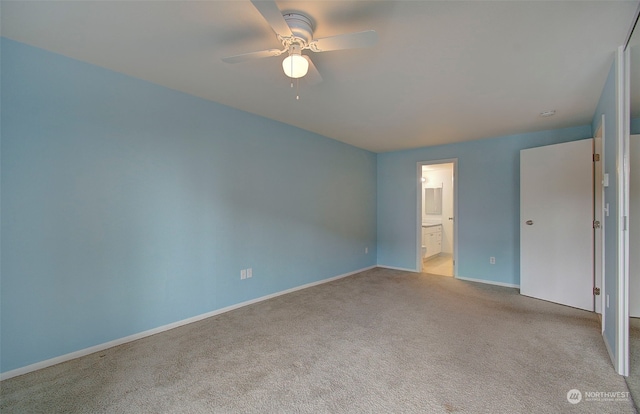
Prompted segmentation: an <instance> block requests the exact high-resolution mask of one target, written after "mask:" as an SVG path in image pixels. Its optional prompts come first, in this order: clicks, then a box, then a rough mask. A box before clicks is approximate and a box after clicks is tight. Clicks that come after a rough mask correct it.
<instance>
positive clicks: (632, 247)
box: [629, 135, 640, 318]
mask: <svg viewBox="0 0 640 414" xmlns="http://www.w3.org/2000/svg"><path fill="white" fill-rule="evenodd" d="M629 141H630V146H629V158H630V162H629V164H630V167H631V171H630V177H629V252H631V254H630V255H629V316H631V317H633V318H640V255H638V254H637V252H638V251H640V135H631V137H630V139H629ZM634 253H635V254H634Z"/></svg>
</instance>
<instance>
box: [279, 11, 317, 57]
mask: <svg viewBox="0 0 640 414" xmlns="http://www.w3.org/2000/svg"><path fill="white" fill-rule="evenodd" d="M282 17H284V20H285V21H286V22H287V25H288V26H289V27H290V28H291V33H293V38H281V40H282V42H283V44H284V46H285V47H289V46H290V45H291V44H293V43H299V44H300V47H301V48H304V47H306V46H307V45H308V44H309V43H310V42H311V41H312V40H313V22H312V21H311V19H310V18H308V17H307V16H305V15H303V14H300V13H286V14H284V15H283V16H282Z"/></svg>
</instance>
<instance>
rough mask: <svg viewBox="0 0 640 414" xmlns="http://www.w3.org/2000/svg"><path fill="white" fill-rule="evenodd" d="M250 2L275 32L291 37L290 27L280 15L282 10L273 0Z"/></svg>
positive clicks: (254, 0) (253, 0)
mask: <svg viewBox="0 0 640 414" xmlns="http://www.w3.org/2000/svg"><path fill="white" fill-rule="evenodd" d="M251 3H252V4H253V5H254V6H255V7H256V9H258V11H259V12H260V14H261V15H262V17H264V19H265V20H266V21H267V22H268V23H269V25H271V28H272V29H273V31H274V32H276V34H279V35H280V36H282V37H291V36H293V33H291V28H290V27H289V25H288V24H287V22H286V21H285V20H284V17H282V12H281V11H280V9H279V8H278V5H277V4H276V2H275V1H273V0H251Z"/></svg>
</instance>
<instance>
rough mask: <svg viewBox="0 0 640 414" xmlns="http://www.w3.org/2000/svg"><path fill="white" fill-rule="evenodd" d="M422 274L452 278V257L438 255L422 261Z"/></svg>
mask: <svg viewBox="0 0 640 414" xmlns="http://www.w3.org/2000/svg"><path fill="white" fill-rule="evenodd" d="M422 273H430V274H432V275H440V276H453V256H451V255H450V254H440V255H439V256H436V257H431V258H429V259H424V260H423V261H422Z"/></svg>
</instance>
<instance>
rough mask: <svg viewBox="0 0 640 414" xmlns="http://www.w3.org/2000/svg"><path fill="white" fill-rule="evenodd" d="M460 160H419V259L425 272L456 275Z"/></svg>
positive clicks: (418, 265)
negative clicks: (458, 162)
mask: <svg viewBox="0 0 640 414" xmlns="http://www.w3.org/2000/svg"><path fill="white" fill-rule="evenodd" d="M456 161H457V160H441V161H425V162H421V163H419V164H418V176H419V180H418V184H419V187H418V188H419V192H418V194H419V197H418V224H419V226H418V227H419V228H418V260H417V262H418V263H417V268H418V269H419V271H420V272H422V273H429V274H434V275H440V276H450V277H452V276H455V274H456V272H455V262H456V260H455V259H456V254H455V244H456V243H455V239H456V237H455V234H456V219H455V218H456V214H455V213H456V203H455V199H456V197H455V194H456V191H455V184H456V183H455V177H456Z"/></svg>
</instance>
